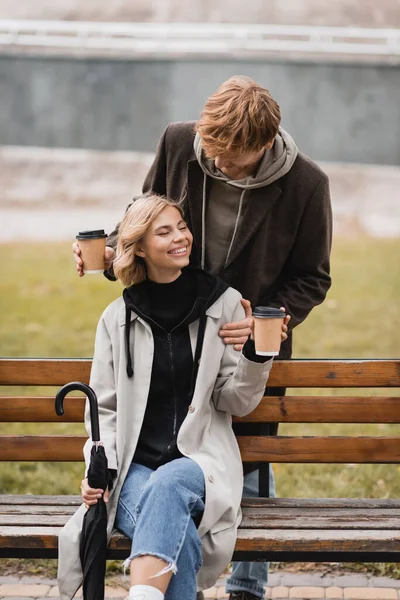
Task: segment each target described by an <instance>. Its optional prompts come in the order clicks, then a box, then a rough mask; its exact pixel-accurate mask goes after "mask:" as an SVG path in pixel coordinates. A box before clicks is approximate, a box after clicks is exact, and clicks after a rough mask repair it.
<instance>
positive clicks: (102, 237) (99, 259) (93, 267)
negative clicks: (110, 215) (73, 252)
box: [76, 229, 107, 275]
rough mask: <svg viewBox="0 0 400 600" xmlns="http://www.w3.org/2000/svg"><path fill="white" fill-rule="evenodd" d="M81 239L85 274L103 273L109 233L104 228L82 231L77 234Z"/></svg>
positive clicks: (78, 238) (80, 246)
mask: <svg viewBox="0 0 400 600" xmlns="http://www.w3.org/2000/svg"><path fill="white" fill-rule="evenodd" d="M76 239H77V240H79V248H80V249H81V258H82V260H83V272H84V273H85V275H95V274H96V273H103V272H104V268H105V264H104V255H105V250H106V240H107V234H106V233H105V232H104V229H95V230H93V231H80V232H79V233H78V235H77V236H76Z"/></svg>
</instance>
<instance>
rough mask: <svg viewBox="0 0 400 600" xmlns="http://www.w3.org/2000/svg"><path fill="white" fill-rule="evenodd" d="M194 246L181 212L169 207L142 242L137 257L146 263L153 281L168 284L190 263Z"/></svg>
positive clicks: (147, 232)
mask: <svg viewBox="0 0 400 600" xmlns="http://www.w3.org/2000/svg"><path fill="white" fill-rule="evenodd" d="M192 243H193V236H192V234H191V233H190V231H189V229H188V226H187V225H186V222H185V221H184V219H183V218H182V215H181V213H180V212H179V210H178V209H177V208H175V207H174V206H167V207H166V208H164V210H163V211H162V212H161V213H160V214H159V215H158V217H157V218H156V219H154V221H153V222H152V224H151V225H150V227H149V228H148V230H147V231H146V233H145V235H144V236H143V239H142V240H141V242H139V244H138V247H139V248H138V250H137V254H138V256H141V257H142V258H143V259H144V261H145V263H146V269H147V276H148V277H149V279H151V280H152V281H156V282H159V283H168V282H170V281H174V280H175V279H176V278H177V277H179V275H180V273H181V269H182V268H183V267H186V266H187V265H188V264H189V257H190V252H191V250H192Z"/></svg>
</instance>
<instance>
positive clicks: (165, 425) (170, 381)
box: [133, 270, 199, 469]
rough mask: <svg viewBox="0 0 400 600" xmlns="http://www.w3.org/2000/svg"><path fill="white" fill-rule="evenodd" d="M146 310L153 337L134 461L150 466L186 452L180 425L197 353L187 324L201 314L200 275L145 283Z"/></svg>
mask: <svg viewBox="0 0 400 600" xmlns="http://www.w3.org/2000/svg"><path fill="white" fill-rule="evenodd" d="M141 285H142V286H143V288H142V289H141V299H142V300H143V304H142V308H143V309H144V310H145V314H143V313H142V316H143V318H145V319H146V320H147V321H148V323H149V324H150V326H151V329H152V332H153V337H154V358H153V366H152V373H151V384H150V390H149V396H148V399H147V407H146V412H145V416H144V420H143V425H142V429H141V431H140V436H139V440H138V445H137V448H136V452H135V455H134V458H133V461H134V462H136V463H139V464H142V465H145V466H146V467H149V468H151V469H156V468H157V467H159V466H161V465H162V464H165V463H167V462H169V461H171V460H174V459H175V458H180V457H181V456H182V455H181V453H180V452H179V450H178V447H177V443H176V440H177V437H178V433H179V429H180V427H181V425H182V423H183V421H184V419H185V417H186V415H187V411H188V408H189V404H190V402H191V386H192V372H193V355H192V347H191V343H190V336H189V328H188V325H189V323H191V322H193V321H195V320H196V319H197V318H198V316H199V310H198V302H196V298H197V281H196V276H195V274H194V273H193V272H191V271H190V270H188V271H186V270H184V271H183V272H182V274H181V275H180V276H179V277H178V279H176V280H175V281H173V282H171V283H155V282H153V281H150V280H146V281H145V282H144V283H143V284H141Z"/></svg>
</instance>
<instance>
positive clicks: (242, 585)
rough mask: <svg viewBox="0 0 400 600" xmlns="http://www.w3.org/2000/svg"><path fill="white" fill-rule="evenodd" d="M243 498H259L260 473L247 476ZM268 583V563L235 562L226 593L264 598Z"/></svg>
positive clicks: (272, 484)
mask: <svg viewBox="0 0 400 600" xmlns="http://www.w3.org/2000/svg"><path fill="white" fill-rule="evenodd" d="M269 495H270V498H275V478H274V472H273V470H272V467H271V465H270V466H269ZM243 496H245V497H248V498H258V496H259V493H258V471H252V472H251V473H248V474H247V475H245V478H244V488H243ZM267 581H268V563H267V562H233V563H232V575H231V576H230V577H229V579H227V582H226V591H227V592H228V593H230V592H250V593H251V594H254V596H258V597H259V598H264V594H265V589H264V588H265V586H266V584H267Z"/></svg>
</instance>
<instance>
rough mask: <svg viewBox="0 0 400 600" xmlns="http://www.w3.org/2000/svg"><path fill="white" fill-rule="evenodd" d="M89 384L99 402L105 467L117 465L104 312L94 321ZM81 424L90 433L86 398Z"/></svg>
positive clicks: (110, 362)
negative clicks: (106, 464)
mask: <svg viewBox="0 0 400 600" xmlns="http://www.w3.org/2000/svg"><path fill="white" fill-rule="evenodd" d="M90 386H91V387H92V388H93V389H94V391H95V393H96V395H97V401H98V406H99V422H100V440H101V441H102V442H103V444H104V447H105V451H106V456H107V460H108V468H109V469H117V468H118V465H117V449H116V428H117V412H116V410H117V399H116V388H115V376H114V361H113V352H112V345H111V338H110V335H109V332H108V329H107V326H106V323H105V319H104V315H103V316H102V317H101V318H100V321H99V324H98V325H97V331H96V340H95V346H94V356H93V363H92V370H91V373H90ZM85 426H86V430H87V432H88V434H89V438H90V436H91V426H90V411H89V402H88V401H86V408H85ZM91 447H92V441H91V439H89V440H87V442H86V444H85V447H84V455H85V462H86V468H88V466H89V460H90V450H91Z"/></svg>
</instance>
